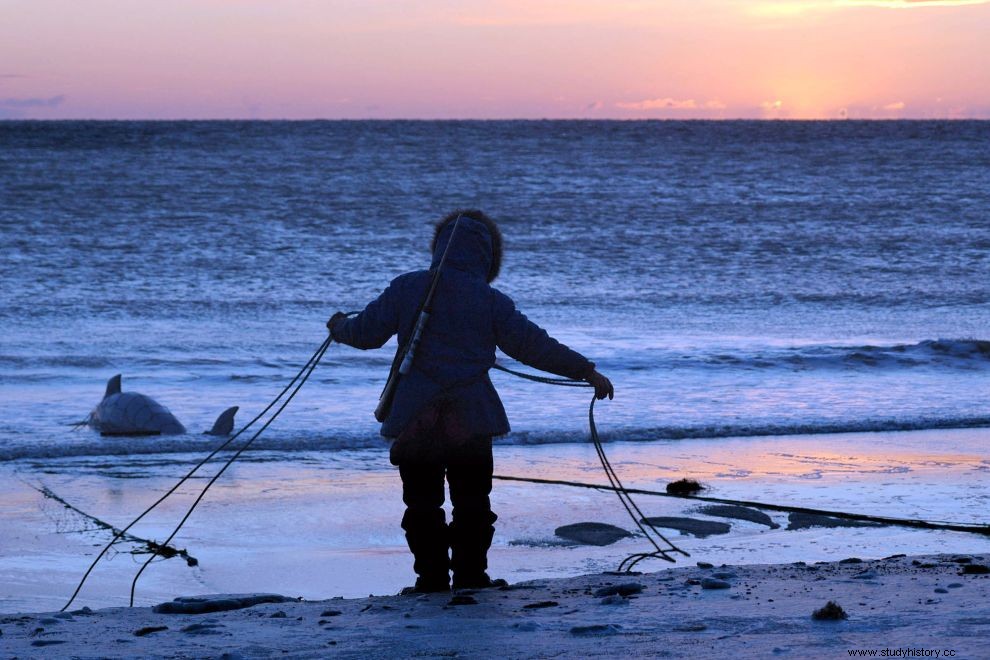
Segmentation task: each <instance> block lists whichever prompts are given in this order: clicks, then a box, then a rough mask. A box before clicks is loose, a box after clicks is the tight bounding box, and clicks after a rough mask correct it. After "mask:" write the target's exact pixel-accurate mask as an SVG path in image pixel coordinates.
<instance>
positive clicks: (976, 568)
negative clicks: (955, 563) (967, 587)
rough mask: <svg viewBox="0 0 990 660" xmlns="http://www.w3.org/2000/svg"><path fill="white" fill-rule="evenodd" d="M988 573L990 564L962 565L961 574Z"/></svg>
mask: <svg viewBox="0 0 990 660" xmlns="http://www.w3.org/2000/svg"><path fill="white" fill-rule="evenodd" d="M988 573H990V566H984V565H983V564H966V565H965V566H963V567H962V574H963V575H986V574H988Z"/></svg>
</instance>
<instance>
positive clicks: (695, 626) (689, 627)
mask: <svg viewBox="0 0 990 660" xmlns="http://www.w3.org/2000/svg"><path fill="white" fill-rule="evenodd" d="M672 630H673V631H674V632H701V631H703V630H708V626H707V625H705V624H704V623H685V624H683V625H680V626H674V627H673V628H672Z"/></svg>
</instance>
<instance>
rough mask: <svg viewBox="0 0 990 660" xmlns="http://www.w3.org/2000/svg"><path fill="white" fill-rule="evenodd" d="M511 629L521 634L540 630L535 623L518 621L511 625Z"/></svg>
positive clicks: (538, 625)
mask: <svg viewBox="0 0 990 660" xmlns="http://www.w3.org/2000/svg"><path fill="white" fill-rule="evenodd" d="M512 627H513V628H515V629H516V630H521V631H523V632H533V631H534V630H539V629H540V624H538V623H537V622H535V621H519V622H517V623H514V624H512Z"/></svg>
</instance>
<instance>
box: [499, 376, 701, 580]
mask: <svg viewBox="0 0 990 660" xmlns="http://www.w3.org/2000/svg"><path fill="white" fill-rule="evenodd" d="M495 369H498V370H499V371H503V372H505V373H507V374H511V375H513V376H516V377H518V378H523V379H525V380H531V381H533V382H536V383H545V384H547V385H559V386H562V387H593V385H591V384H590V383H586V382H584V381H583V380H572V379H570V378H548V377H545V376H537V375H535V374H528V373H525V372H523V371H515V370H514V369H509V368H507V367H503V366H502V365H500V364H496V365H495ZM595 399H596V397H595V396H592V397H591V404H590V405H589V406H588V428H589V429H590V431H591V442H592V443H593V444H594V445H595V452H597V454H598V460H599V462H601V464H602V469H603V470H604V471H605V476H606V477H608V481H609V484H611V487H610V488H609V490H611V491H613V492H614V493H615V494H616V496H617V497H618V498H619V502H621V503H622V507H623V508H624V509H625V510H626V513H628V514H629V517H630V518H631V519H632V521H633V523H634V524H635V525H636V527H637V528H638V529H639V531H640V533H642V535H643V536H644V537H646V539H647V540H648V541H649V542H650V545H652V546H653V550H652V551H647V552H637V553H634V554H631V555H629V556H628V557H626V558H625V559H623V560H622V561H621V562H619V567H618V570H619V571H620V572H628V571H631V570H632V569H633V567H634V566H635V565H636V564H638V563H639V562H641V561H643V560H644V559H663V560H666V561H669V562H671V563H674V562H676V561H677V560H675V559H674V558H673V557H671V556H670V555H671V553H674V552H676V553H680V554H682V555H684V556H685V557H690V556H691V555H690V554H688V553H687V552H686V551H684V550H682V549H680V548H678V547H677V546H676V545H674V544H673V543H671V541H670V540H669V539H668V538H667V537H666V536H664V535H663V534H662V533H661V532H660V531H659V530H658V529H657V528H656V527H654V526H653V525H652V524H650V522H649V519H648V518H647V517H646V516H645V515H643V512H642V511H640V509H639V507H638V506H637V505H636V502H635V501H634V500H633V498H632V495H631V494H630V491H629V489H627V488H626V487H625V486H623V485H622V481H621V480H620V479H619V475H618V474H616V472H615V469H614V468H613V467H612V463H611V462H610V461H609V460H608V456H607V455H606V454H605V448H604V447H602V441H601V438H600V437H599V436H598V427H597V426H596V425H595ZM661 546H663V547H661Z"/></svg>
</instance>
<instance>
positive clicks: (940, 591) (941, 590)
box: [935, 587, 949, 594]
mask: <svg viewBox="0 0 990 660" xmlns="http://www.w3.org/2000/svg"><path fill="white" fill-rule="evenodd" d="M935 593H937V594H947V593H949V590H948V589H946V588H945V587H935Z"/></svg>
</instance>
